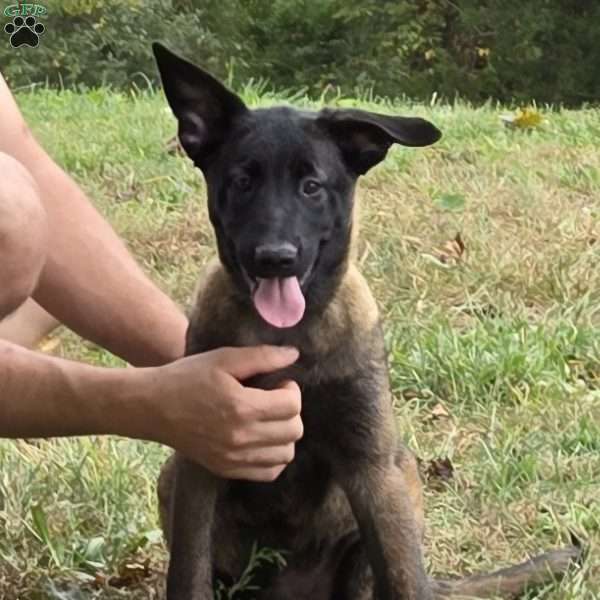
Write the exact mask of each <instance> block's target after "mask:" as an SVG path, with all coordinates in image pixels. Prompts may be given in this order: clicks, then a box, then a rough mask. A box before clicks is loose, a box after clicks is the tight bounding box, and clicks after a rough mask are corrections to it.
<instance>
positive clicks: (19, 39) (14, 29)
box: [4, 16, 46, 48]
mask: <svg viewBox="0 0 600 600" xmlns="http://www.w3.org/2000/svg"><path fill="white" fill-rule="evenodd" d="M4 31H5V32H6V33H8V34H9V35H10V45H11V46H12V47H13V48H18V47H19V46H30V47H31V48H35V47H37V45H38V44H39V43H40V35H42V34H43V33H44V31H46V28H45V27H44V26H43V25H42V24H41V23H38V22H37V19H36V18H35V17H31V16H29V17H27V18H26V19H24V18H23V17H15V18H14V19H13V20H12V23H7V24H6V25H5V26H4Z"/></svg>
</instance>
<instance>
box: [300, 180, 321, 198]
mask: <svg viewBox="0 0 600 600" xmlns="http://www.w3.org/2000/svg"><path fill="white" fill-rule="evenodd" d="M322 187H323V186H322V185H321V184H320V183H319V182H318V181H316V180H315V179H307V180H306V181H305V182H304V183H303V184H302V193H303V194H304V195H305V196H314V195H315V194H318V193H319V192H320V191H321V188H322Z"/></svg>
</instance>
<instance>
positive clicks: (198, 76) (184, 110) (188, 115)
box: [152, 42, 248, 167]
mask: <svg viewBox="0 0 600 600" xmlns="http://www.w3.org/2000/svg"><path fill="white" fill-rule="evenodd" d="M152 49H153V51H154V57H155V58H156V63H157V65H158V70H159V72H160V77H161V80H162V84H163V88H164V92H165V96H166V97H167V101H168V102H169V105H170V106H171V109H172V110H173V113H174V114H175V117H177V121H178V122H179V130H178V134H179V141H180V142H181V145H182V146H183V148H184V150H185V151H186V152H187V154H188V156H189V157H190V158H191V159H192V160H193V161H194V163H195V164H196V166H198V167H202V166H203V165H205V164H206V161H207V159H208V158H209V157H210V155H211V154H212V153H213V152H214V151H215V150H216V149H217V148H218V146H219V144H220V143H221V142H222V141H223V140H224V138H225V136H226V134H227V130H228V128H229V127H230V125H231V122H232V120H233V118H234V117H236V116H239V115H240V114H242V113H244V112H246V111H247V110H248V109H247V108H246V106H245V104H244V103H243V102H242V100H241V99H240V98H238V96H236V95H235V94H234V93H232V92H230V91H229V90H228V89H227V88H226V87H225V86H224V85H222V84H221V83H220V82H219V81H217V80H216V79H215V78H214V77H213V76H212V75H209V74H208V73H206V72H205V71H203V70H202V69H200V68H198V67H197V66H196V65H193V64H192V63H190V62H188V61H187V60H184V59H183V58H180V57H179V56H177V55H176V54H173V52H171V51H170V50H168V49H167V48H165V47H164V46H163V45H162V44H159V43H157V42H155V43H154V44H152Z"/></svg>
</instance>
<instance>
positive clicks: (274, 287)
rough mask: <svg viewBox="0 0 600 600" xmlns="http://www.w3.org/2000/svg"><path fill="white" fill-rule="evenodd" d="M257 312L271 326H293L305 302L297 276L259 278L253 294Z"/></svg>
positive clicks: (298, 318)
mask: <svg viewBox="0 0 600 600" xmlns="http://www.w3.org/2000/svg"><path fill="white" fill-rule="evenodd" d="M253 300H254V306H255V307H256V310H257V311H258V314H259V315H260V316H261V317H262V318H263V319H264V320H265V321H266V322H267V323H269V324H270V325H273V327H293V326H294V325H296V324H297V323H298V322H299V321H300V319H302V317H303V316H304V308H305V306H306V303H305V301H304V296H303V295H302V290H301V289H300V284H299V283H298V278H297V277H283V278H280V277H273V278H272V279H259V280H258V288H257V289H256V291H255V292H254V296H253Z"/></svg>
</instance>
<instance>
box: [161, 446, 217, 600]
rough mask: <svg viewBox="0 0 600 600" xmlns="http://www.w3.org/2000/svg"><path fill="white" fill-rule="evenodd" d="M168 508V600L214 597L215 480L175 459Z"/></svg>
mask: <svg viewBox="0 0 600 600" xmlns="http://www.w3.org/2000/svg"><path fill="white" fill-rule="evenodd" d="M175 460H176V464H175V490H174V494H173V496H172V499H171V507H170V546H171V548H170V550H171V558H170V562H169V573H168V577H167V600H210V599H211V598H212V597H213V583H212V557H211V533H212V523H213V517H214V510H215V501H216V496H217V480H216V478H215V477H214V476H213V475H211V474H210V473H209V472H208V471H207V470H206V469H204V468H203V467H201V466H199V465H196V464H194V463H192V462H190V461H189V460H187V459H185V458H183V457H182V456H179V455H177V456H176V458H175Z"/></svg>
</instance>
